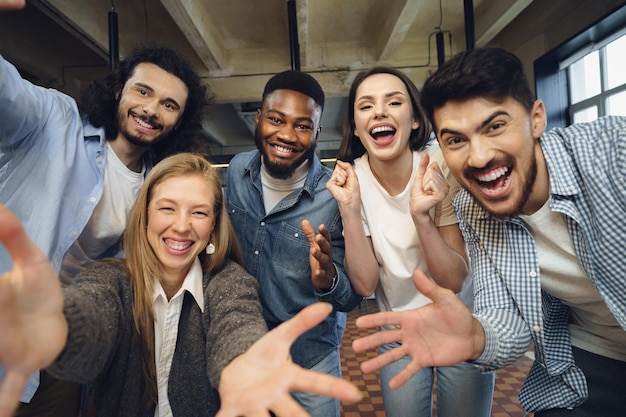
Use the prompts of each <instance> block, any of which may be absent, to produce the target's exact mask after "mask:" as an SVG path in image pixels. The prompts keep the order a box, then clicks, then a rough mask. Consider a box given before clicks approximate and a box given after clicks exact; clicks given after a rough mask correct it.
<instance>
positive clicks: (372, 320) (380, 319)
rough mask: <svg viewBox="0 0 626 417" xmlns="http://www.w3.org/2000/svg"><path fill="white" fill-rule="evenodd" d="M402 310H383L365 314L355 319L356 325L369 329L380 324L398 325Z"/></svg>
mask: <svg viewBox="0 0 626 417" xmlns="http://www.w3.org/2000/svg"><path fill="white" fill-rule="evenodd" d="M400 314H402V312H393V311H383V312H380V313H375V314H366V315H364V316H361V317H359V318H357V319H356V322H355V323H356V325H357V327H360V328H362V329H371V328H375V327H380V326H399V325H400V320H401V318H400Z"/></svg>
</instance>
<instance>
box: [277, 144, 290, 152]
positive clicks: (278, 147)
mask: <svg viewBox="0 0 626 417" xmlns="http://www.w3.org/2000/svg"><path fill="white" fill-rule="evenodd" d="M274 147H275V148H276V150H277V151H278V152H291V149H289V148H285V147H282V146H279V145H275V146H274Z"/></svg>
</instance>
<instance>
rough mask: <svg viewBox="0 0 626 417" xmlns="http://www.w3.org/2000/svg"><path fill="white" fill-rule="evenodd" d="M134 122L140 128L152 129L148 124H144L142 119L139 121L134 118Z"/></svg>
mask: <svg viewBox="0 0 626 417" xmlns="http://www.w3.org/2000/svg"><path fill="white" fill-rule="evenodd" d="M135 121H136V122H137V123H138V124H139V125H140V126H141V127H145V128H146V129H153V127H152V125H151V124H150V123H146V122H145V121H144V120H143V119H140V118H138V117H135Z"/></svg>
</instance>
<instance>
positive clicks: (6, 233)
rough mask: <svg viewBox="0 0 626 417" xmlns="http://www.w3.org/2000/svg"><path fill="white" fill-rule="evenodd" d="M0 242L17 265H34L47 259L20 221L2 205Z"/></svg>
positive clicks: (0, 209)
mask: <svg viewBox="0 0 626 417" xmlns="http://www.w3.org/2000/svg"><path fill="white" fill-rule="evenodd" d="M0 242H1V243H2V244H3V245H4V246H5V248H6V249H7V251H8V252H9V253H10V254H11V258H13V263H14V264H15V265H21V264H25V263H33V261H36V262H37V261H41V260H44V259H45V257H44V256H43V254H42V253H41V251H39V249H38V248H37V246H35V244H34V243H33V242H32V241H31V240H30V239H29V238H28V235H27V234H26V232H25V231H24V229H23V228H22V224H21V222H20V220H19V219H18V218H17V216H16V215H15V214H13V213H12V212H11V211H10V210H9V209H7V208H6V207H5V206H3V205H1V204H0Z"/></svg>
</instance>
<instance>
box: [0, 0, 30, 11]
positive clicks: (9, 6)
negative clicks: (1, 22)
mask: <svg viewBox="0 0 626 417" xmlns="http://www.w3.org/2000/svg"><path fill="white" fill-rule="evenodd" d="M24 6H26V0H0V11H2V10H19V9H23V8H24Z"/></svg>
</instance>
